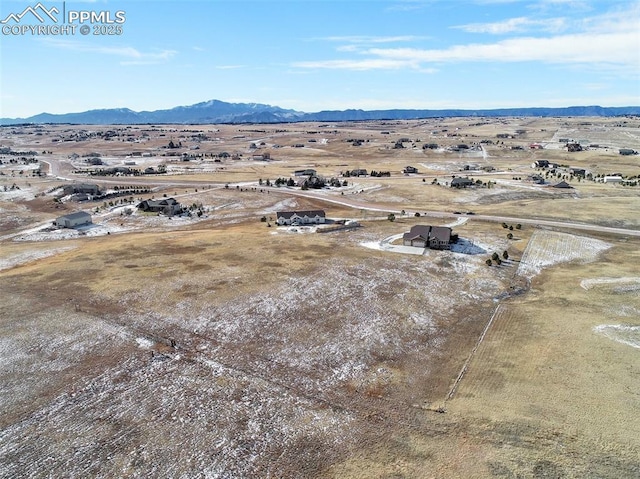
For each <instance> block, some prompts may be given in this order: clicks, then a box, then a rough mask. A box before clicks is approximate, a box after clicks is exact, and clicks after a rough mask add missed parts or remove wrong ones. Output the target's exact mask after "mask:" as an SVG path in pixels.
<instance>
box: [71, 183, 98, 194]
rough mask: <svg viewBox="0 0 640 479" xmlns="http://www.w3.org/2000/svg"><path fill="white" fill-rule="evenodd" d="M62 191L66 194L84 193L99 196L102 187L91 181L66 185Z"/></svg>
mask: <svg viewBox="0 0 640 479" xmlns="http://www.w3.org/2000/svg"><path fill="white" fill-rule="evenodd" d="M62 191H63V192H64V194H65V195H72V194H78V193H84V194H86V195H91V196H98V195H99V194H100V187H99V186H98V185H94V184H91V183H74V184H72V185H65V186H64V187H63V188H62Z"/></svg>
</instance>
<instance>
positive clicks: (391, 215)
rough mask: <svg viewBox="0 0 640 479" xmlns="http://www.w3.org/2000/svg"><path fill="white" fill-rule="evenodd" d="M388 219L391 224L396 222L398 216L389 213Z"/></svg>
mask: <svg viewBox="0 0 640 479" xmlns="http://www.w3.org/2000/svg"><path fill="white" fill-rule="evenodd" d="M387 219H388V220H389V221H391V222H394V221H395V220H396V215H394V214H393V213H389V215H388V216H387Z"/></svg>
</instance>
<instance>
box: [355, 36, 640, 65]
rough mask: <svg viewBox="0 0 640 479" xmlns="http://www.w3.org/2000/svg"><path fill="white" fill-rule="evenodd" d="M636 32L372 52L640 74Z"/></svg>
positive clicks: (375, 50) (394, 56)
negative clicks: (621, 68)
mask: <svg viewBox="0 0 640 479" xmlns="http://www.w3.org/2000/svg"><path fill="white" fill-rule="evenodd" d="M639 51H640V32H638V31H634V32H621V33H608V34H607V33H598V34H575V35H560V36H555V37H548V38H533V37H521V38H512V39H508V40H503V41H500V42H495V43H484V44H481V43H476V44H467V45H454V46H452V47H449V48H446V49H442V50H421V49H415V48H388V49H380V48H373V49H370V50H368V51H367V53H369V54H370V55H373V56H375V57H378V58H384V59H390V60H394V61H406V62H411V63H424V62H429V63H430V62H461V61H492V62H529V61H536V62H543V63H570V64H576V63H583V64H584V63H587V64H603V65H610V64H617V65H624V66H627V67H630V68H633V69H635V71H638V70H640V55H639V54H638V52H639Z"/></svg>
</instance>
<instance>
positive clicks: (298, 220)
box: [276, 210, 326, 226]
mask: <svg viewBox="0 0 640 479" xmlns="http://www.w3.org/2000/svg"><path fill="white" fill-rule="evenodd" d="M325 221H326V215H325V212H324V211H322V210H310V211H279V212H278V213H276V223H278V224H279V225H280V226H282V225H311V224H321V223H324V222H325Z"/></svg>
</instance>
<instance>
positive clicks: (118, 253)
mask: <svg viewBox="0 0 640 479" xmlns="http://www.w3.org/2000/svg"><path fill="white" fill-rule="evenodd" d="M639 126H640V120H638V119H635V118H624V119H622V118H615V119H602V118H592V119H584V118H562V119H558V118H551V119H538V118H535V119H534V118H505V119H494V120H488V119H481V118H466V119H465V118H459V119H434V120H428V121H406V122H399V121H398V122H382V121H381V122H362V123H358V122H353V123H340V124H338V123H336V124H290V125H242V126H239V125H211V126H206V125H199V126H180V125H176V126H169V125H157V126H151V125H146V126H113V127H91V126H78V127H74V126H69V125H58V126H53V125H43V126H19V127H4V128H2V129H0V147H2V148H4V149H5V150H3V151H4V152H5V153H4V154H0V160H2V164H1V165H0V172H1V173H2V175H0V213H2V214H1V215H0V280H1V281H2V285H3V293H2V296H1V298H0V312H1V314H0V331H1V332H2V334H1V335H0V377H1V378H2V384H3V387H2V390H1V392H0V477H3V478H4V477H6V478H9V477H11V478H15V477H25V478H26V477H29V478H32V477H105V478H106V477H185V478H187V477H212V478H214V477H215V478H231V477H256V478H257V477H260V478H262V477H291V478H297V477H300V478H306V477H327V478H328V477H336V478H338V477H340V478H372V477H378V478H390V477H411V478H413V477H419V478H422V477H424V478H431V477H438V478H457V477H470V478H473V477H478V478H488V477H504V478H507V477H525V478H529V477H575V478H583V477H594V478H595V477H598V478H600V477H608V478H620V477H637V476H639V475H640V461H639V460H638V456H637V451H638V449H639V448H640V440H639V439H638V438H640V419H639V418H640V395H639V391H638V388H637V383H638V378H639V377H640V360H639V356H638V354H640V350H639V349H638V348H639V347H640V336H639V335H640V332H639V331H640V320H639V318H640V295H639V294H638V293H639V291H640V277H639V274H638V270H637V269H638V268H637V264H638V260H639V259H640V257H639V252H638V251H639V248H638V242H639V241H640V238H638V236H639V235H640V219H639V218H638V214H637V212H638V210H639V208H640V203H639V201H640V186H638V185H637V184H636V185H633V184H632V183H633V181H634V179H636V180H637V176H638V175H640V164H639V163H640V160H639V158H640V157H638V156H637V155H631V156H622V155H619V154H618V149H619V148H633V149H636V150H638V149H640V128H639ZM107 132H108V134H107ZM498 134H508V135H509V136H510V137H506V138H500V139H498V138H497V136H496V135H498ZM107 137H108V138H109V139H105V138H107ZM560 138H571V139H574V140H575V141H579V140H582V139H588V140H589V143H591V144H598V147H595V146H594V147H592V148H588V149H586V150H585V151H580V152H572V153H569V152H567V150H566V149H564V148H563V146H562V144H561V143H560V142H559V139H560ZM311 140H313V141H311ZM353 140H361V143H360V146H354V141H353ZM399 140H408V141H403V142H402V146H403V147H402V148H399V147H398V148H395V147H394V146H395V145H396V144H397V142H398V141H399ZM483 140H485V142H483V143H480V142H481V141H483ZM488 140H490V141H488ZM169 141H171V142H173V143H174V144H181V145H182V147H179V148H172V149H168V148H167V144H168V143H169ZM427 143H437V144H438V147H437V148H434V149H431V148H427V149H424V148H423V147H422V145H424V144H427ZM463 143H464V144H466V145H469V146H471V148H469V149H466V148H462V149H460V148H458V147H457V145H460V144H463ZM531 143H540V144H542V145H544V148H543V149H541V150H537V149H536V150H533V149H530V148H529V145H530V144H531ZM300 145H303V146H300ZM585 146H586V145H585ZM196 147H197V148H196ZM452 147H455V148H452ZM515 147H522V149H519V148H515ZM7 148H9V149H10V151H11V152H14V153H15V152H20V153H19V154H11V152H7V150H6V149H7ZM456 150H457V151H456ZM30 152H36V153H37V154H32V153H30ZM222 153H228V157H227V156H225V155H221V154H222ZM74 154H75V155H78V156H77V157H75V156H74ZM170 154H171V155H172V156H169V155H170ZM264 154H268V155H270V157H271V158H270V159H268V160H266V161H265V160H264V158H259V157H258V155H260V156H264ZM254 155H255V156H254ZM23 157H24V158H25V160H22V158H23ZM29 158H36V161H29ZM88 158H100V159H101V162H102V163H103V164H102V165H100V166H99V168H103V169H106V168H115V167H125V166H126V167H129V168H130V169H134V170H140V171H144V170H146V169H147V168H153V171H150V170H149V172H148V173H147V174H139V175H135V176H133V175H126V174H111V175H97V176H96V175H92V174H90V173H89V172H90V171H94V172H95V171H96V170H97V169H98V168H97V167H96V165H90V164H89V163H88V162H87V159H88ZM540 159H547V160H549V161H551V162H556V163H559V164H560V165H566V166H559V167H558V168H557V169H556V170H555V172H554V173H548V171H545V170H542V169H539V168H532V166H531V164H532V162H534V161H535V160H540ZM409 165H411V166H414V167H416V168H417V169H418V172H417V173H411V174H405V173H403V169H404V168H405V167H406V166H409ZM569 166H571V167H581V168H585V169H587V170H588V172H589V174H590V175H591V176H590V178H591V179H587V178H580V179H578V178H577V177H576V176H574V175H572V174H571V173H570V172H569V170H568V169H567V168H568V167H569ZM161 167H162V169H166V173H159V170H160V169H161ZM483 168H484V169H483ZM303 169H314V170H316V171H317V173H318V175H320V176H323V177H325V178H326V179H330V178H336V179H339V180H340V186H339V187H337V186H333V187H326V188H322V189H313V188H309V189H308V190H301V188H299V187H292V186H282V187H276V186H274V185H273V183H274V182H275V180H276V179H277V178H285V179H289V178H296V177H295V176H294V175H293V173H294V171H295V170H303ZM354 169H367V170H368V172H371V171H372V170H375V171H380V172H387V171H388V172H389V176H388V177H387V176H382V177H372V176H351V175H349V176H346V175H345V174H344V173H345V172H346V171H350V170H354ZM37 171H39V172H40V173H39V174H38V173H36V172H37ZM533 173H537V174H540V175H541V176H543V177H545V178H546V184H542V185H540V184H536V183H535V182H534V181H531V180H530V179H527V177H528V176H529V175H531V174H533ZM611 173H620V174H621V175H623V176H625V178H626V180H627V181H628V183H629V184H627V185H625V186H623V185H621V184H610V183H600V182H597V181H592V179H596V178H597V177H598V175H609V174H611ZM454 176H458V177H467V176H468V177H470V178H473V182H474V186H471V187H468V188H462V189H457V188H452V187H450V185H449V184H450V182H451V181H452V179H453V177H454ZM267 180H269V185H267ZM561 180H565V181H567V182H568V183H570V185H571V186H573V188H572V189H556V188H553V187H551V186H550V185H551V184H555V183H557V182H559V181H561ZM477 181H479V183H476V182H477ZM344 182H346V184H344ZM78 183H90V184H95V185H98V186H99V187H100V188H101V189H102V190H103V191H104V190H106V191H108V192H109V193H113V196H109V197H105V198H104V199H99V200H97V201H92V200H88V201H74V200H73V198H72V196H71V195H67V194H64V193H63V192H62V187H64V186H65V185H71V184H78ZM116 187H117V188H116ZM119 191H126V194H120V195H117V194H116V193H117V192H119ZM165 197H167V198H170V197H171V198H175V199H176V200H177V201H179V202H180V203H181V204H182V205H184V206H186V207H190V214H189V215H176V216H166V215H163V214H157V213H144V212H142V211H140V210H139V209H138V208H137V204H138V203H140V201H142V200H148V199H151V198H155V199H160V198H165ZM314 209H323V210H325V211H326V213H327V217H328V218H330V219H332V220H353V221H357V222H358V223H359V224H360V227H357V228H353V229H349V230H344V231H336V232H330V233H325V234H317V233H315V232H314V231H315V227H313V228H312V227H277V225H276V224H275V218H276V214H277V212H280V211H287V210H314ZM79 210H83V211H86V212H88V213H90V214H91V215H92V219H93V225H89V226H86V227H82V228H78V229H56V228H53V227H52V221H53V220H55V219H56V218H57V217H58V216H61V215H63V214H67V213H71V212H74V211H79ZM391 212H393V213H394V214H395V221H389V220H388V214H389V213H391ZM261 219H263V221H261ZM543 220H544V222H545V223H544V225H542V224H537V222H538V221H541V222H542V221H543ZM503 223H504V224H503ZM417 224H432V225H450V226H451V227H452V228H453V231H454V233H456V234H458V235H459V237H460V240H459V242H458V243H457V244H455V245H453V247H452V250H451V251H437V250H429V249H426V250H419V249H417V248H413V251H408V249H412V247H408V246H403V245H402V241H401V239H400V238H401V237H402V234H403V233H404V232H407V231H408V230H409V229H410V228H411V226H413V225H417ZM578 226H583V227H584V228H583V229H578ZM587 228H591V229H587ZM608 228H617V229H616V230H613V229H608ZM508 234H510V235H511V237H508V236H507V235H508ZM415 250H417V251H415ZM505 252H506V253H507V254H506V255H504V256H503V254H504V253H505ZM408 253H413V254H408ZM493 253H496V254H497V255H498V256H499V257H500V258H504V259H503V260H502V261H501V264H500V265H499V266H498V265H496V262H495V259H494V262H493V263H492V265H491V266H487V264H486V261H487V259H489V258H491V257H492V254H493Z"/></svg>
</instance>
